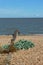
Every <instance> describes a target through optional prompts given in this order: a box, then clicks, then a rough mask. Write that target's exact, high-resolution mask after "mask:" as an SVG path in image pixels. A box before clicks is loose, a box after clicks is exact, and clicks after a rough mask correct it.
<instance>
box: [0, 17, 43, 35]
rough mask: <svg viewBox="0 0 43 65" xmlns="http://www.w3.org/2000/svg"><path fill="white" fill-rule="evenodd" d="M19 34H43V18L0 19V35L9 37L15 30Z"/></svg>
mask: <svg viewBox="0 0 43 65" xmlns="http://www.w3.org/2000/svg"><path fill="white" fill-rule="evenodd" d="M17 29H18V30H19V31H20V32H21V34H24V35H28V34H43V18H0V35H11V34H13V33H14V31H15V30H17Z"/></svg>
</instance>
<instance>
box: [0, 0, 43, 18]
mask: <svg viewBox="0 0 43 65" xmlns="http://www.w3.org/2000/svg"><path fill="white" fill-rule="evenodd" d="M31 17H32V18H34V17H43V0H0V18H31Z"/></svg>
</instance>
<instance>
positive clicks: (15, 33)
mask: <svg viewBox="0 0 43 65" xmlns="http://www.w3.org/2000/svg"><path fill="white" fill-rule="evenodd" d="M17 33H18V34H20V32H19V31H18V30H16V31H15V32H14V34H13V39H11V43H10V45H9V47H8V49H3V48H1V47H0V53H9V52H16V51H17V49H16V48H14V41H15V39H16V35H17Z"/></svg>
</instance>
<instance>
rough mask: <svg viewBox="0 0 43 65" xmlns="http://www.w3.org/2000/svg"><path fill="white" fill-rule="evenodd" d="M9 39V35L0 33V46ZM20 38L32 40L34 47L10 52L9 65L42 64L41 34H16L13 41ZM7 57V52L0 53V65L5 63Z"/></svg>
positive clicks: (42, 37)
mask: <svg viewBox="0 0 43 65" xmlns="http://www.w3.org/2000/svg"><path fill="white" fill-rule="evenodd" d="M11 39H12V36H11V35H0V46H2V45H4V44H9V43H10V40H11ZM20 39H25V40H28V41H31V42H33V43H34V44H35V47H33V48H30V49H28V50H19V51H17V52H14V53H11V58H10V60H9V62H10V64H9V65H43V35H38V34H37V35H27V36H26V35H24V36H23V35H22V36H17V38H16V40H15V42H17V41H18V40H20ZM7 57H8V54H0V65H6V58H7Z"/></svg>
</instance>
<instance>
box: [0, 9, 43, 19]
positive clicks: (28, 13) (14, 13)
mask: <svg viewBox="0 0 43 65" xmlns="http://www.w3.org/2000/svg"><path fill="white" fill-rule="evenodd" d="M40 12H41V11H40ZM40 12H39V11H36V10H35V11H34V10H33V11H32V10H29V9H27V10H26V9H23V8H21V9H0V18H1V17H4V18H9V17H11V18H13V17H15V18H16V17H17V18H18V17H22V18H23V17H24V18H25V17H43V14H41V13H40Z"/></svg>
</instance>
